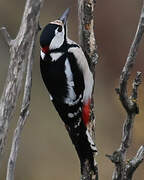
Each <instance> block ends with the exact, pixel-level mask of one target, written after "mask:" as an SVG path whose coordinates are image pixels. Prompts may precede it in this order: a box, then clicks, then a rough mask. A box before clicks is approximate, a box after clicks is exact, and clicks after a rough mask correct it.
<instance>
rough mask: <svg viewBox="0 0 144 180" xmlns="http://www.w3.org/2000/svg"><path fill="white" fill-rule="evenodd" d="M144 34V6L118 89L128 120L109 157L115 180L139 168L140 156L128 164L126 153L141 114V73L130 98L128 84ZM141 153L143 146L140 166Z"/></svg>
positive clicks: (124, 179)
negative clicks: (134, 125) (136, 117)
mask: <svg viewBox="0 0 144 180" xmlns="http://www.w3.org/2000/svg"><path fill="white" fill-rule="evenodd" d="M143 33H144V4H143V7H142V12H141V15H140V20H139V23H138V28H137V32H136V34H135V37H134V40H133V42H132V45H131V47H130V51H129V54H128V57H127V60H126V63H125V65H124V67H123V70H122V73H121V76H120V85H119V88H117V89H116V92H117V93H118V95H119V98H120V101H121V103H122V105H123V107H124V109H125V110H126V113H127V118H126V120H125V122H124V125H123V133H122V141H121V144H120V147H119V149H117V150H116V151H115V152H114V153H113V155H107V156H108V157H109V158H110V160H111V161H112V162H113V163H114V164H115V170H114V173H113V177H112V179H113V180H131V179H132V175H133V172H134V171H135V170H136V168H137V167H138V166H133V162H137V160H138V159H139V155H136V157H134V159H133V160H131V161H129V162H126V152H127V149H128V147H129V145H130V139H131V133H132V128H133V122H134V118H135V116H136V114H138V113H139V108H138V105H137V102H136V100H137V98H138V93H137V90H138V87H139V85H140V83H141V72H137V74H136V78H135V80H134V82H133V87H132V93H131V96H128V93H127V83H128V79H129V77H130V74H131V70H132V68H133V66H134V64H135V59H136V55H137V51H138V48H139V45H140V41H141V39H142V35H143ZM139 152H143V146H142V147H141V148H140V150H139V151H138V154H140V159H141V161H139V160H138V162H139V163H138V164H140V163H141V162H142V160H143V157H144V153H139ZM133 167H135V168H133Z"/></svg>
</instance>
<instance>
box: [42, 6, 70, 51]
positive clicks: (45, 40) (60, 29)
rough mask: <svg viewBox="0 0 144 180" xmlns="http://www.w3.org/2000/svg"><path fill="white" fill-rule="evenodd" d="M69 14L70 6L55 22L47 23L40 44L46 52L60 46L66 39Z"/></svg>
mask: <svg viewBox="0 0 144 180" xmlns="http://www.w3.org/2000/svg"><path fill="white" fill-rule="evenodd" d="M68 14H69V8H68V9H66V10H65V12H64V13H63V15H62V16H61V17H60V18H59V19H58V20H55V21H53V22H50V23H49V24H48V25H46V26H45V27H44V29H43V31H42V33H41V36H40V45H41V48H42V51H43V52H44V53H48V52H49V50H53V49H57V48H60V47H61V46H62V45H63V43H64V41H65V40H66V22H67V18H68Z"/></svg>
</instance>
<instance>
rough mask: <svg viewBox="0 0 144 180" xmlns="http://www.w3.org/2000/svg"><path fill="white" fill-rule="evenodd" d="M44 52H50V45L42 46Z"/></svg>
mask: <svg viewBox="0 0 144 180" xmlns="http://www.w3.org/2000/svg"><path fill="white" fill-rule="evenodd" d="M41 50H42V52H44V53H45V54H46V53H48V52H49V47H48V46H45V47H43V48H41Z"/></svg>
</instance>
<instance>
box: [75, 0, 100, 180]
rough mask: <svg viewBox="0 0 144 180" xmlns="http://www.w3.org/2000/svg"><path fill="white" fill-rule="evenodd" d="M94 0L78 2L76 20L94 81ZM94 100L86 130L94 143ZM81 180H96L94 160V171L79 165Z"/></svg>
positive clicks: (86, 164) (96, 56) (96, 170)
mask: <svg viewBox="0 0 144 180" xmlns="http://www.w3.org/2000/svg"><path fill="white" fill-rule="evenodd" d="M94 6H95V1H94V0H78V20H79V42H80V45H81V47H82V49H83V51H84V53H85V55H86V57H87V60H88V63H89V67H90V69H91V72H92V73H93V77H94V79H95V65H96V63H97V60H98V54H97V45H96V40H95V35H94ZM93 109H94V100H93V98H92V103H91V121H90V123H89V127H88V130H89V132H90V134H91V136H92V137H93V140H94V141H95V116H94V112H93ZM81 166H82V167H81V169H82V171H81V179H82V180H98V165H97V162H96V160H95V164H94V167H95V171H93V170H92V169H90V166H89V162H88V161H86V162H84V163H83V164H82V165H81Z"/></svg>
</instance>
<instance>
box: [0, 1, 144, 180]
mask: <svg viewBox="0 0 144 180" xmlns="http://www.w3.org/2000/svg"><path fill="white" fill-rule="evenodd" d="M24 5H25V0H21V1H19V0H13V1H10V0H0V27H1V26H6V27H7V28H8V31H9V33H10V34H11V36H12V37H13V38H15V36H16V34H17V32H18V30H19V25H20V22H21V17H22V14H23V10H24ZM67 7H70V8H71V13H70V16H69V23H68V28H69V36H70V38H72V39H73V40H75V41H76V42H78V35H77V34H78V21H77V1H76V0H73V1H72V0H61V1H58V0H52V1H48V0H46V1H45V3H44V6H43V8H42V9H41V15H40V24H41V26H44V25H45V24H47V23H48V22H50V21H52V20H55V19H57V18H58V17H59V16H60V15H61V14H62V13H63V11H64V10H65V9H66V8H67ZM141 7H142V0H140V1H137V0H127V1H120V0H119V1H118V0H117V1H116V0H110V1H105V0H100V1H98V0H97V2H96V8H95V35H96V41H97V45H98V53H99V61H98V64H97V65H96V84H95V114H96V144H97V147H98V150H99V155H98V156H97V161H98V164H99V175H100V180H108V179H109V180H110V179H111V176H112V171H113V168H114V166H113V164H112V163H111V162H110V161H109V160H108V159H107V158H106V157H105V154H111V153H112V152H113V151H114V150H116V149H117V148H118V147H119V145H120V140H121V131H122V124H123V121H124V119H125V116H126V113H125V111H124V110H123V108H122V106H121V104H120V102H119V99H118V96H117V95H116V94H115V91H114V88H115V87H118V83H119V76H120V72H121V70H122V67H123V65H124V62H125V60H126V57H127V54H128V51H129V47H130V44H131V42H132V40H133V37H134V34H135V31H136V27H137V23H138V19H139V14H140V11H141ZM39 48H40V47H39V37H38V40H37V45H36V50H35V61H34V66H33V86H32V98H31V107H30V109H31V113H30V116H29V118H28V120H27V123H26V125H25V127H24V130H23V133H22V139H21V145H20V149H19V154H18V160H17V164H16V172H15V180H46V179H47V180H48V179H52V180H59V179H62V180H78V179H80V169H79V161H78V158H77V155H76V152H75V150H74V147H73V146H72V144H71V141H70V139H69V137H68V135H67V132H66V130H65V128H64V126H63V123H62V121H61V120H60V118H59V116H58V114H57V113H56V111H55V109H54V107H53V105H52V103H51V102H50V100H49V96H48V93H47V90H46V88H45V87H44V84H43V82H42V79H41V75H40V69H39ZM143 49H144V40H143V41H142V42H141V47H140V49H139V52H138V55H137V61H136V65H135V68H134V69H133V73H132V76H131V79H130V81H129V90H130V88H131V83H132V80H133V78H134V77H135V74H136V71H142V72H143V70H144V53H143V52H144V51H143ZM8 64H9V54H8V48H7V46H6V44H5V42H4V40H3V38H2V36H1V35H0V93H2V90H3V85H4V81H5V78H6V74H7V69H8ZM20 102H21V98H20V99H19V104H18V106H17V111H16V113H15V114H14V118H13V120H12V121H11V124H10V129H9V134H8V138H7V145H6V148H5V154H4V158H3V164H2V169H1V171H0V179H1V180H4V179H5V175H6V166H7V161H8V156H9V153H10V146H11V140H12V135H13V130H14V128H15V126H16V122H17V119H18V113H19V109H20ZM138 102H139V106H140V114H139V115H137V116H136V118H135V123H134V129H133V135H132V138H133V139H132V145H131V147H130V148H129V151H128V159H130V158H131V157H132V156H134V155H135V153H136V151H137V149H138V148H139V146H140V145H141V144H144V83H142V85H141V86H140V88H139V100H138ZM143 179H144V163H143V164H142V165H141V166H140V167H139V168H138V170H137V171H136V173H135V176H134V180H143Z"/></svg>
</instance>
